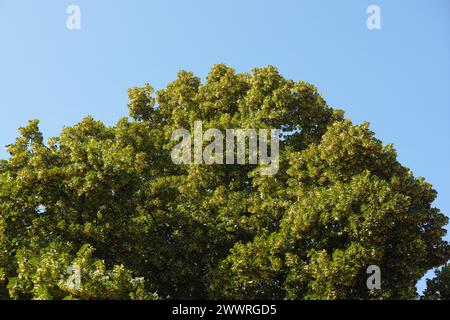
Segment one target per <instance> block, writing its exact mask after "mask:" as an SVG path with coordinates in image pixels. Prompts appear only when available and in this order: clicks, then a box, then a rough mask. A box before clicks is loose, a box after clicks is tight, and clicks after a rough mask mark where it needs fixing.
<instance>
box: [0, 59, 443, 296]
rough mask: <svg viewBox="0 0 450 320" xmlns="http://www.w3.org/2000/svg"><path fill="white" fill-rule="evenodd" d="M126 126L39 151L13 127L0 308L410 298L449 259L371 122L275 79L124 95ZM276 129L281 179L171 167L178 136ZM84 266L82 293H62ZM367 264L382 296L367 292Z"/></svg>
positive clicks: (420, 191) (32, 136) (409, 179)
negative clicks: (72, 269) (6, 303)
mask: <svg viewBox="0 0 450 320" xmlns="http://www.w3.org/2000/svg"><path fill="white" fill-rule="evenodd" d="M129 98H130V103H129V110H130V117H131V118H129V117H125V118H122V119H120V120H119V121H118V122H117V124H116V125H115V126H111V127H108V126H105V125H104V124H103V123H102V122H100V121H96V120H94V119H93V118H92V117H87V118H85V119H83V120H82V121H81V122H80V123H78V124H76V125H75V126H73V127H65V128H64V129H63V130H62V132H61V134H60V136H59V137H54V138H51V139H49V141H48V142H47V143H44V141H43V135H42V133H41V132H40V131H39V128H38V121H36V120H34V121H30V122H29V124H28V126H26V127H24V128H21V129H20V136H19V137H18V138H17V139H16V141H15V142H14V143H13V144H11V145H9V146H8V152H9V153H10V158H9V159H8V160H2V161H1V162H0V296H1V297H3V298H15V299H64V298H66V299H104V298H110V299H129V298H131V299H153V298H157V297H159V298H233V299H237V298H250V299H252V298H279V299H285V298H287V299H341V298H342V299H347V298H414V297H415V295H416V290H415V284H416V282H417V280H418V279H420V278H421V277H422V276H423V275H424V273H425V272H426V271H427V270H429V269H430V268H433V267H436V266H439V265H442V264H444V263H445V262H446V261H448V259H449V257H450V251H449V245H448V243H447V242H446V241H444V240H443V236H444V235H445V229H444V227H445V225H446V224H447V220H448V219H447V218H446V217H445V216H444V215H443V214H442V213H440V211H439V210H438V209H436V208H433V207H432V205H431V204H432V202H433V200H434V199H435V197H436V192H435V191H434V190H433V188H432V186H431V185H430V184H429V183H427V182H425V181H424V179H422V178H416V177H414V176H413V174H412V173H411V172H410V171H409V170H408V169H407V168H405V167H404V166H402V165H401V164H400V163H399V162H398V161H397V160H396V153H395V150H394V149H393V147H392V146H391V145H383V144H382V143H381V141H379V140H377V139H376V138H375V137H374V134H373V132H371V131H370V130H369V128H368V124H367V123H364V124H361V125H353V124H352V123H351V122H350V120H348V119H346V118H344V115H343V112H342V111H339V110H335V109H332V108H330V107H329V106H328V105H327V104H326V102H325V101H324V99H323V98H322V97H321V95H320V94H319V93H318V92H317V89H316V88H315V87H314V86H313V85H311V84H308V83H305V82H295V81H292V80H286V79H285V78H283V77H282V76H281V75H280V74H279V73H278V71H277V70H276V68H274V67H267V68H259V69H254V70H253V71H252V73H251V74H248V73H239V74H238V73H235V72H234V70H233V69H231V68H229V67H226V66H224V65H216V66H214V67H213V68H212V70H211V72H210V73H209V75H208V77H207V79H206V81H205V82H204V83H202V82H201V80H200V79H199V78H198V77H196V76H194V75H193V74H192V73H190V72H186V71H181V72H179V74H178V77H177V79H176V80H175V81H173V82H172V83H170V84H169V85H168V86H167V87H166V88H165V89H162V90H160V91H158V92H156V93H155V92H154V90H153V88H151V87H150V86H149V85H145V86H144V87H142V88H133V89H130V90H129ZM196 120H201V121H203V129H204V130H207V129H208V128H218V129H220V130H225V129H227V128H231V129H234V128H243V129H246V128H252V129H259V128H266V129H281V130H282V133H283V135H282V141H281V144H280V170H279V172H278V174H276V175H275V176H264V175H261V174H260V170H261V166H259V165H225V164H224V165H206V164H203V165H195V164H192V165H175V164H173V163H172V161H171V158H170V151H171V149H172V147H173V146H174V142H173V141H170V137H171V134H172V132H173V131H174V130H175V129H179V128H186V129H188V130H191V129H192V127H193V124H194V122H195V121H196ZM73 264H77V265H79V266H80V267H81V288H80V289H79V290H75V289H74V288H71V287H68V286H67V284H66V282H65V281H64V277H65V276H66V270H67V268H68V266H70V265H73ZM373 264H375V265H378V266H380V268H381V272H382V285H381V290H371V291H369V290H368V289H367V287H366V279H367V274H366V268H367V266H369V265H373Z"/></svg>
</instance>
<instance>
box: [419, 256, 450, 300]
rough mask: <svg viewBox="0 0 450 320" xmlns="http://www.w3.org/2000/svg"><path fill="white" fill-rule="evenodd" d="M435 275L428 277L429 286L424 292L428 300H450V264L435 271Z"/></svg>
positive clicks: (424, 296)
mask: <svg viewBox="0 0 450 320" xmlns="http://www.w3.org/2000/svg"><path fill="white" fill-rule="evenodd" d="M434 273H435V277H434V278H433V279H427V288H426V289H425V291H424V293H423V297H422V298H423V299H426V300H450V265H449V264H448V263H447V264H445V265H444V266H443V267H442V268H438V269H436V270H435V271H434Z"/></svg>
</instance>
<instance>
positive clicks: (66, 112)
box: [0, 0, 450, 290]
mask: <svg viewBox="0 0 450 320" xmlns="http://www.w3.org/2000/svg"><path fill="white" fill-rule="evenodd" d="M70 4H76V5H79V6H80V8H81V30H72V31H70V30H68V29H67V28H66V20H67V17H68V15H67V14H66V9H67V7H68V6H69V5H70ZM371 4H376V5H378V6H379V7H380V9H381V23H382V29H381V30H372V31H370V30H368V29H367V27H366V19H367V17H368V15H367V13H366V9H367V7H368V6H369V5H371ZM215 63H226V64H227V65H229V66H232V67H234V68H235V69H236V70H237V71H250V70H251V69H252V68H254V67H258V66H266V65H268V64H272V65H274V66H276V67H278V68H279V70H280V72H281V73H282V74H283V75H284V76H285V77H287V78H291V79H294V80H305V81H308V82H311V83H313V84H315V85H316V86H317V87H318V88H319V91H320V92H321V93H322V95H323V97H324V98H325V99H326V101H327V102H328V104H329V105H330V106H332V107H335V108H341V109H344V110H345V111H346V115H347V117H349V118H350V119H352V120H353V121H354V122H355V123H361V122H363V121H369V122H370V124H371V129H372V130H373V131H375V132H376V136H377V137H378V138H379V139H381V140H382V141H383V142H385V143H394V145H395V147H396V149H397V151H398V157H399V160H400V162H402V163H403V164H404V165H406V166H408V167H409V168H411V170H412V171H413V172H414V174H415V175H416V176H423V177H425V178H426V179H427V181H429V182H431V183H432V184H433V186H434V187H435V189H436V190H437V191H438V192H439V196H438V199H437V200H436V202H435V205H436V206H437V207H439V208H440V209H441V210H442V211H443V212H444V213H446V214H447V215H448V214H450V184H449V181H450V165H449V161H448V160H449V155H450V148H449V138H450V126H449V120H450V1H448V0H396V1H382V0H370V1H366V0H341V1H336V0H328V1H325V0H303V1H299V0H292V1H286V0H281V1H275V0H272V1H263V0H246V1H242V0H241V1H239V0H232V1H220V2H219V1H206V0H203V1H199V0H192V1H182V0H178V1H175V0H169V1H168V0H157V1H144V0H142V1H138V0H128V1H125V0H123V1H108V0H71V1H63V0H47V1H35V0H0V114H1V115H2V116H1V117H0V146H2V148H1V150H0V157H2V158H6V157H7V153H6V152H5V150H4V148H3V146H4V145H6V144H8V143H10V142H12V141H13V140H14V138H15V137H16V136H17V128H18V127H19V126H22V125H25V124H26V123H27V120H28V119H34V118H38V119H40V120H41V129H42V131H43V132H44V133H45V135H46V137H49V136H54V135H58V133H59V131H60V130H61V128H62V127H63V126H64V125H72V124H75V123H77V122H78V121H80V120H81V119H82V118H83V117H85V116H86V115H89V114H90V115H93V116H94V117H95V118H97V119H101V120H103V121H104V122H105V123H106V124H109V125H112V124H114V123H115V122H116V121H117V119H119V118H120V117H122V116H124V115H126V114H127V107H126V104H127V94H126V91H127V88H129V87H134V86H141V85H143V84H144V83H146V82H148V83H150V84H151V85H152V86H153V87H155V88H156V89H160V88H163V87H164V86H165V85H166V84H167V83H168V82H169V81H171V80H173V79H174V78H175V76H176V73H177V71H178V70H180V69H186V70H190V71H193V72H194V73H195V74H197V75H199V76H201V77H202V78H203V79H204V77H205V76H206V75H207V73H208V70H209V68H210V67H211V66H212V65H213V64H215ZM447 239H449V237H447ZM429 275H431V274H430V273H429ZM423 286H424V283H423V281H421V282H420V283H419V285H418V287H419V290H422V289H423Z"/></svg>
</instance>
